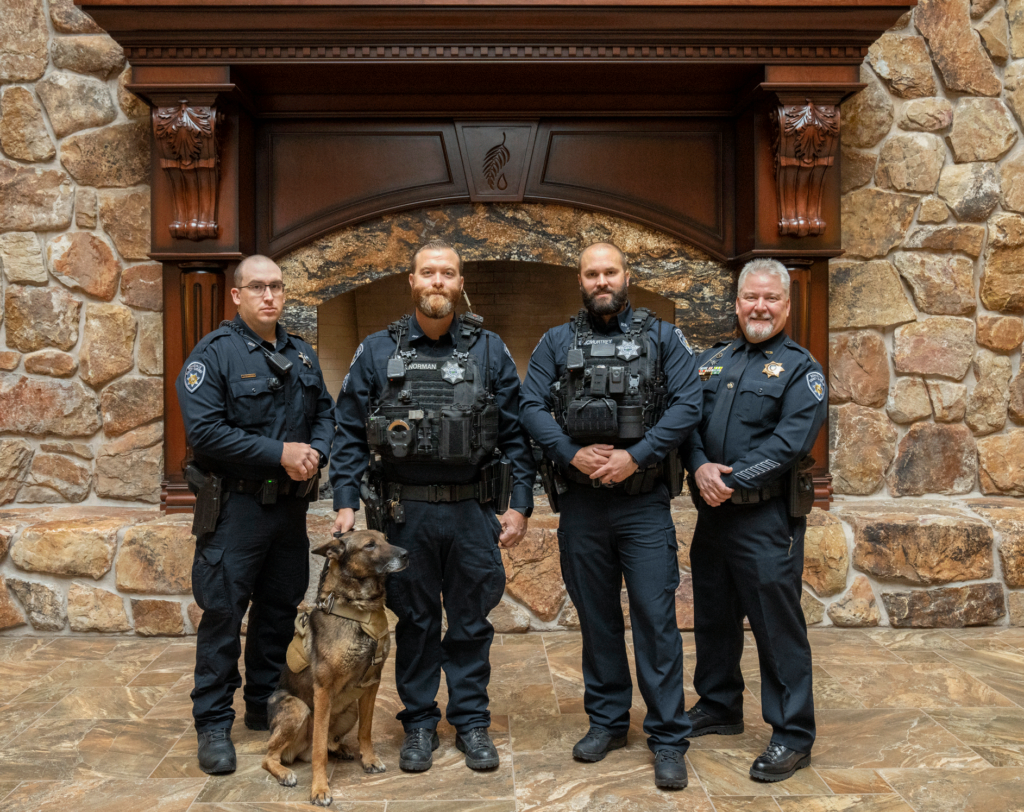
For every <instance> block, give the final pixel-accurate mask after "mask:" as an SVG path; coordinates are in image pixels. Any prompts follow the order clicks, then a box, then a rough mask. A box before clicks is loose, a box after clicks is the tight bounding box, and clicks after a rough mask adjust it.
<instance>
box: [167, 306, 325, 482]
mask: <svg viewBox="0 0 1024 812" xmlns="http://www.w3.org/2000/svg"><path fill="white" fill-rule="evenodd" d="M233 324H234V325H236V327H237V328H238V330H239V331H240V332H241V334H239V332H238V331H236V329H232V328H231V327H228V326H226V325H225V326H221V327H218V328H217V329H216V330H214V331H212V332H210V333H208V334H207V335H206V336H204V337H203V338H202V340H201V341H200V342H199V343H198V344H197V345H196V347H195V349H194V350H192V354H191V355H189V357H188V360H187V361H186V362H185V366H184V368H183V369H182V370H181V373H180V374H179V375H178V379H177V381H176V382H175V386H176V387H177V390H178V402H179V403H180V404H181V414H182V417H183V418H184V419H185V434H186V435H187V436H188V441H189V443H190V444H191V445H192V449H193V451H194V452H195V459H196V462H197V463H198V464H199V466H200V467H201V468H203V469H205V470H207V471H212V472H215V473H219V474H226V475H228V476H233V477H239V478H240V479H262V478H265V477H266V478H270V477H276V478H286V477H287V474H286V473H285V472H284V468H283V467H282V466H281V452H282V451H283V450H284V443H286V442H291V443H308V444H309V445H311V446H312V447H313V448H315V449H316V450H317V451H319V452H320V453H321V454H323V455H324V459H326V458H327V455H328V454H330V450H331V437H332V435H333V434H334V419H333V416H332V414H331V411H332V407H333V405H334V404H333V402H332V400H331V396H330V393H328V391H327V387H326V385H325V384H324V379H323V375H322V373H321V372H320V362H319V361H318V360H317V357H316V353H314V352H313V348H312V347H310V346H309V344H307V343H306V342H305V341H303V340H302V339H301V338H299V337H298V336H294V335H290V334H289V333H286V332H285V330H284V327H282V326H281V325H280V324H278V325H277V341H276V343H275V344H274V346H273V347H272V346H271V345H270V344H269V343H268V342H265V341H263V340H262V339H261V338H260V337H259V336H257V335H256V334H255V333H254V332H253V331H252V330H250V329H249V327H248V326H246V324H245V322H243V321H242V319H241V318H240V317H239V316H235V319H234V322H233ZM261 345H262V346H263V347H265V348H266V349H267V350H269V351H270V352H271V353H273V352H280V353H282V354H283V355H284V356H285V357H286V358H287V359H288V360H289V361H291V362H292V368H291V370H290V371H289V373H288V374H287V375H286V376H284V378H283V379H279V378H278V377H277V376H276V375H274V373H273V372H272V371H271V369H270V367H269V366H268V365H267V357H266V355H265V354H264V352H263V350H261V349H260V346H261ZM304 359H305V360H304Z"/></svg>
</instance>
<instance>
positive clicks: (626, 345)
mask: <svg viewBox="0 0 1024 812" xmlns="http://www.w3.org/2000/svg"><path fill="white" fill-rule="evenodd" d="M615 354H616V355H617V356H619V358H621V359H622V360H623V361H632V360H633V359H634V358H639V357H640V345H639V344H637V343H636V342H635V341H634V340H633V339H631V338H627V339H626V340H625V341H623V342H622V343H621V344H619V348H618V350H616V352H615Z"/></svg>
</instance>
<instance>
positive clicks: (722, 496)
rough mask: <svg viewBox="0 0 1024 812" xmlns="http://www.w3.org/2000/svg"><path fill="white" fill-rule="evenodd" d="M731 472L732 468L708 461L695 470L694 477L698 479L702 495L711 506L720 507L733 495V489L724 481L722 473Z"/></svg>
mask: <svg viewBox="0 0 1024 812" xmlns="http://www.w3.org/2000/svg"><path fill="white" fill-rule="evenodd" d="M731 473H732V468H730V467H729V466H728V465H719V464H718V463H717V462H706V463H704V464H703V465H702V466H701V467H700V468H698V469H697V470H696V471H695V472H694V474H693V478H694V479H695V480H697V487H698V488H699V489H700V495H701V497H702V498H703V499H704V501H705V502H707V503H708V504H709V505H711V507H718V506H719V505H720V504H722V502H727V501H728V500H729V497H730V496H732V491H733V489H732V488H730V487H729V486H728V485H726V484H725V483H724V482H722V474H731Z"/></svg>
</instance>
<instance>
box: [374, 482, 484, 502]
mask: <svg viewBox="0 0 1024 812" xmlns="http://www.w3.org/2000/svg"><path fill="white" fill-rule="evenodd" d="M387 495H388V499H389V500H396V501H402V502H405V501H410V502H465V501H466V500H467V499H478V498H479V497H480V483H479V482H466V483H463V484H461V485H402V484H399V483H397V482H389V483H388V484H387Z"/></svg>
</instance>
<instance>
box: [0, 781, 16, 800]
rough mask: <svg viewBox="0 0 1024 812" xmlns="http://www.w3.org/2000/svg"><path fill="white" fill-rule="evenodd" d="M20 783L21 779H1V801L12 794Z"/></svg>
mask: <svg viewBox="0 0 1024 812" xmlns="http://www.w3.org/2000/svg"><path fill="white" fill-rule="evenodd" d="M20 783H21V782H20V781H0V801H3V799H4V798H6V797H7V796H8V795H10V794H11V793H12V792H13V791H14V789H15V787H17V786H18V784H20Z"/></svg>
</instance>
